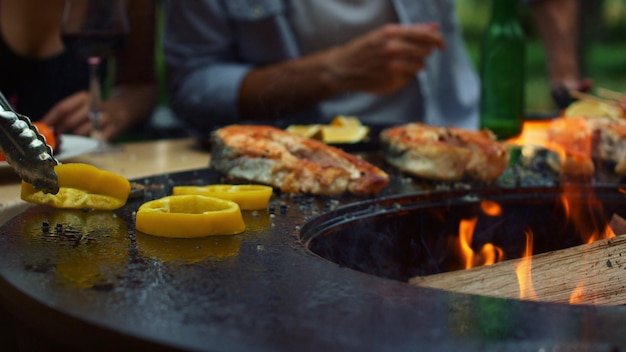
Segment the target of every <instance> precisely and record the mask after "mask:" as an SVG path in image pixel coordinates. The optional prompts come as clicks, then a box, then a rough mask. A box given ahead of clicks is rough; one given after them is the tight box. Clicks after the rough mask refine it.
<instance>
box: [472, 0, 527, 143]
mask: <svg viewBox="0 0 626 352" xmlns="http://www.w3.org/2000/svg"><path fill="white" fill-rule="evenodd" d="M518 3H519V1H516V0H492V13H491V20H490V22H489V25H488V27H487V30H486V33H485V36H484V41H483V46H482V54H481V55H482V56H481V64H480V77H481V99H480V125H481V128H488V129H490V130H491V131H492V132H493V133H495V134H496V136H497V137H498V139H500V140H504V139H508V138H511V137H514V136H516V135H518V134H519V133H520V132H521V131H522V124H523V122H524V105H525V94H524V83H525V52H526V50H525V42H524V33H523V31H522V27H521V26H520V23H519V19H518Z"/></svg>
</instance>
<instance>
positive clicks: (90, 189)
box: [21, 163, 130, 210]
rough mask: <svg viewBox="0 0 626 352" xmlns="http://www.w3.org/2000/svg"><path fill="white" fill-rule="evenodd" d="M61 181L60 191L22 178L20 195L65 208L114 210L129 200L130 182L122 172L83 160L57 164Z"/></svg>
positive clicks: (24, 198)
mask: <svg viewBox="0 0 626 352" xmlns="http://www.w3.org/2000/svg"><path fill="white" fill-rule="evenodd" d="M54 171H55V172H56V174H57V178H58V182H59V192H58V193H57V194H50V193H43V192H42V191H40V190H38V189H36V188H35V187H33V185H32V184H30V183H27V182H24V181H22V190H21V198H22V199H23V200H25V201H27V202H30V203H35V204H47V205H50V206H52V207H55V208H62V209H85V208H88V209H96V210H114V209H118V208H121V207H122V206H124V205H125V204H126V201H127V200H128V196H129V194H130V182H129V181H128V180H127V179H126V178H125V177H123V176H121V175H118V174H116V173H113V172H109V171H105V170H101V169H99V168H97V167H95V166H93V165H89V164H82V163H70V164H59V165H56V166H55V167H54Z"/></svg>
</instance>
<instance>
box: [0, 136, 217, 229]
mask: <svg viewBox="0 0 626 352" xmlns="http://www.w3.org/2000/svg"><path fill="white" fill-rule="evenodd" d="M118 146H119V147H120V150H119V151H116V152H114V153H109V154H97V153H89V154H84V155H81V156H78V157H75V158H72V159H69V160H64V161H63V162H64V163H70V162H80V163H88V164H92V165H94V166H97V167H99V168H101V169H103V170H108V171H112V172H115V173H118V174H121V175H124V176H125V177H127V178H128V179H133V178H140V177H146V176H151V175H158V174H163V173H167V172H178V171H186V170H193V169H199V168H203V167H207V166H208V164H209V159H210V154H209V152H208V151H207V150H205V149H203V148H201V147H200V145H199V143H198V142H197V141H196V140H195V139H193V138H186V139H171V140H158V141H148V142H136V143H125V144H119V145H118ZM20 187H21V186H20V179H19V177H18V176H17V174H15V172H13V170H12V169H11V168H8V167H6V168H3V169H0V225H2V224H4V223H5V222H7V221H8V220H9V219H11V218H12V217H13V216H15V215H17V214H19V213H20V212H22V211H24V209H26V208H27V207H28V206H29V204H28V203H26V202H24V201H22V200H21V199H20Z"/></svg>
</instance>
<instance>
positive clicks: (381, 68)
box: [327, 23, 445, 94]
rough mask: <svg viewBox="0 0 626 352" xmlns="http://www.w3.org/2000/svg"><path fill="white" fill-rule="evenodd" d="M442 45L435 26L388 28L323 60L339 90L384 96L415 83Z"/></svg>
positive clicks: (389, 26) (418, 25)
mask: <svg viewBox="0 0 626 352" xmlns="http://www.w3.org/2000/svg"><path fill="white" fill-rule="evenodd" d="M444 45H445V41H444V38H443V35H442V34H441V33H440V32H439V26H438V25H437V24H434V23H433V24H415V25H410V26H406V25H399V24H389V25H386V26H384V27H381V28H379V29H377V30H374V31H372V32H370V33H368V34H366V35H364V36H362V37H359V38H356V39H354V40H352V41H351V42H348V43H347V44H345V45H343V46H340V47H336V48H334V49H331V50H329V51H328V55H327V60H328V65H329V67H330V68H331V72H332V74H333V75H334V76H335V77H336V79H337V82H338V84H340V85H342V88H341V90H345V91H366V92H370V93H378V94H386V93H391V92H393V91H395V90H398V89H400V88H402V87H404V86H405V85H407V84H408V83H409V82H410V81H411V80H413V79H415V74H416V73H417V72H419V71H420V70H422V69H423V68H424V67H425V65H426V58H427V57H428V56H429V55H430V54H431V52H432V51H433V50H434V49H441V48H443V47H444Z"/></svg>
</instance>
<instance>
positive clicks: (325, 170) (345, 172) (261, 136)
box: [210, 125, 389, 195]
mask: <svg viewBox="0 0 626 352" xmlns="http://www.w3.org/2000/svg"><path fill="white" fill-rule="evenodd" d="M210 144H211V161H210V167H211V168H213V169H215V170H217V171H219V172H221V173H223V174H225V175H228V176H231V177H234V178H241V179H245V180H248V181H252V182H258V183H263V184H267V185H270V186H273V187H275V188H278V189H280V190H281V191H283V192H288V193H307V194H315V195H340V194H343V193H351V194H355V195H376V194H378V193H379V192H380V191H381V190H382V189H384V188H385V187H387V185H388V184H389V175H387V173H385V172H384V171H383V170H381V169H379V168H378V167H376V166H375V165H373V164H371V163H369V162H367V161H366V160H364V159H362V158H359V157H357V156H355V155H352V154H349V153H347V152H344V151H343V150H341V149H339V148H335V147H332V146H329V145H327V144H324V143H323V142H320V141H316V140H313V139H310V138H306V137H302V136H299V135H296V134H293V133H290V132H287V131H285V130H282V129H279V128H276V127H272V126H264V125H230V126H226V127H222V128H220V129H218V130H215V131H214V132H213V133H212V134H211V137H210Z"/></svg>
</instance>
